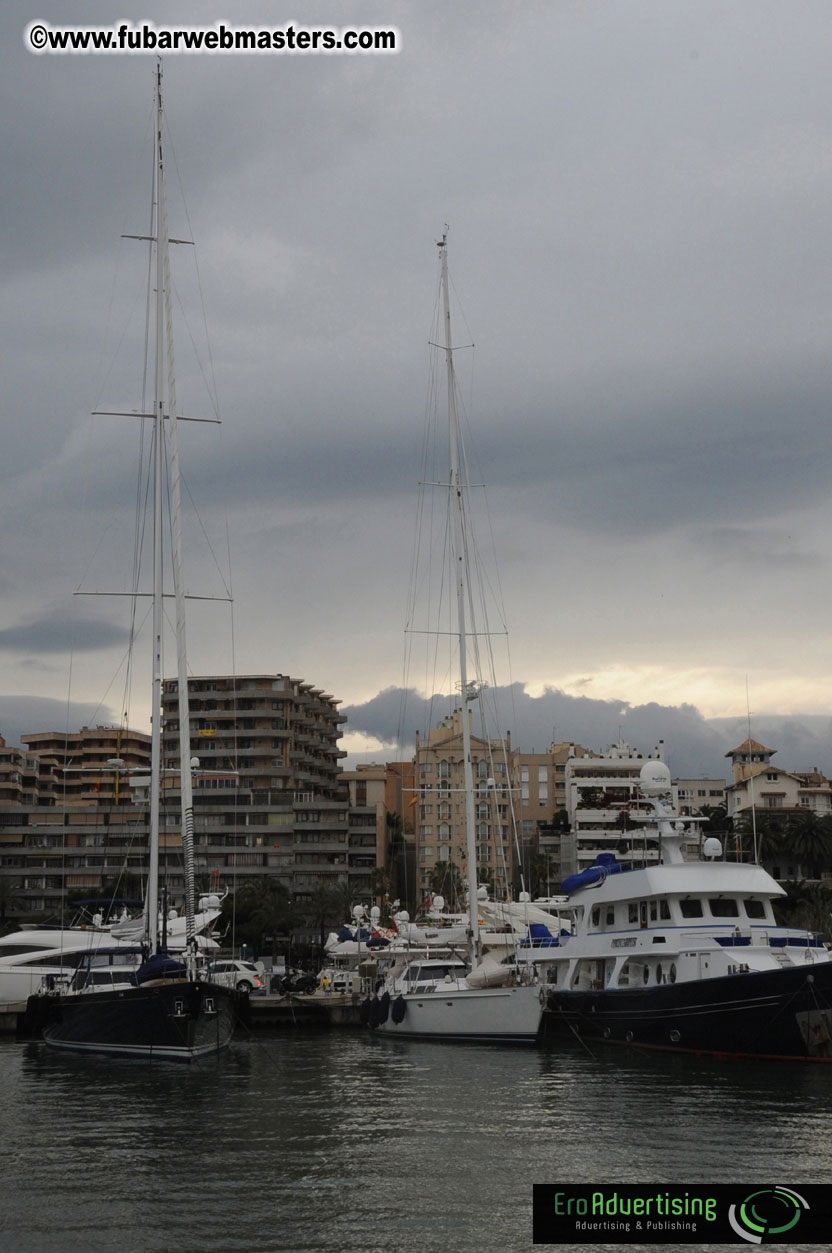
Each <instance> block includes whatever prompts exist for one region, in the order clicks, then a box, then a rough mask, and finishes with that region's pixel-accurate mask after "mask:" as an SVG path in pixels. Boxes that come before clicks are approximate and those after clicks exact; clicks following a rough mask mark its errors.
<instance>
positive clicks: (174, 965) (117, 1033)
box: [29, 65, 239, 1062]
mask: <svg viewBox="0 0 832 1253" xmlns="http://www.w3.org/2000/svg"><path fill="white" fill-rule="evenodd" d="M155 113H156V117H155V143H154V178H153V189H154V225H153V233H152V236H151V237H150V241H151V243H152V244H153V246H154V250H155V262H156V265H155V327H156V337H155V342H156V361H155V396H154V403H153V410H152V412H151V413H140V414H138V415H137V416H138V417H139V419H140V420H145V419H150V420H151V421H152V429H153V439H152V446H151V451H150V465H149V466H148V483H149V484H150V485H152V490H151V491H150V492H149V496H150V497H151V498H152V501H153V510H152V512H153V525H152V550H153V553H152V570H153V577H152V592H151V597H150V603H151V622H152V649H151V664H150V680H151V681H150V701H151V703H150V708H151V710H152V727H151V763H150V778H149V790H148V828H149V839H148V846H149V863H148V875H147V890H146V895H145V900H144V912H143V916H142V920H141V922H140V923H139V924H138V925H135V924H134V923H130V922H125V927H124V928H123V931H124V932H125V934H124V937H123V938H124V939H125V940H128V941H132V942H133V944H135V943H136V940H137V939H138V940H140V944H139V948H138V951H139V952H140V953H141V957H142V961H141V964H140V965H138V966H137V967H136V968H135V969H133V968H132V966H131V965H130V963H128V962H127V961H126V949H125V948H122V947H120V946H117V945H115V943H114V940H113V938H112V937H111V940H110V944H111V951H110V952H108V951H106V949H105V946H104V945H102V943H101V942H100V939H99V940H98V942H94V943H93V944H91V945H90V946H89V950H88V951H86V952H78V953H77V956H76V955H73V957H74V965H75V971H74V974H73V975H72V977H71V978H70V980H69V984H68V986H64V984H63V981H55V980H53V986H52V987H49V986H47V988H46V990H45V992H44V993H43V994H41V995H39V996H35V997H32V998H30V1001H29V1012H30V1015H31V1017H32V1018H34V1019H35V1020H36V1021H37V1022H38V1023H39V1024H41V1025H42V1029H43V1037H44V1039H45V1040H46V1042H47V1043H48V1044H49V1045H51V1046H52V1047H54V1048H57V1049H63V1050H68V1051H72V1052H85V1053H103V1054H107V1055H117V1056H125V1057H141V1058H146V1059H157V1058H167V1059H170V1060H174V1061H184V1062H190V1061H194V1060H196V1059H197V1058H200V1057H203V1056H205V1055H206V1054H210V1053H216V1052H219V1051H220V1050H222V1049H224V1048H225V1047H226V1046H227V1045H228V1044H229V1043H230V1041H231V1037H232V1034H233V1028H234V1021H235V1018H236V1006H237V1001H238V999H239V998H238V993H237V992H236V991H235V990H234V989H233V988H228V987H225V986H221V985H220V984H218V983H212V982H209V981H208V980H206V979H203V978H201V977H200V976H199V975H198V973H197V959H198V953H199V946H198V942H197V935H196V929H197V928H196V915H195V910H194V899H195V891H194V886H195V885H194V865H193V796H192V779H191V770H192V768H193V767H194V766H198V762H196V761H195V760H194V759H192V758H191V755H190V715H189V708H188V670H187V658H186V650H185V612H184V607H185V591H184V578H183V563H182V533H181V498H180V471H179V454H178V435H177V427H178V422H179V421H181V420H182V419H181V417H180V416H179V415H178V414H177V405H176V390H175V381H174V368H173V330H172V325H171V307H172V280H171V272H170V259H169V247H168V245H169V242H170V240H169V236H168V225H167V208H166V201H165V161H164V159H163V144H162V138H163V114H162V72H161V66H160V65H158V66H157V68H156V77H155ZM143 238H147V237H146V236H145V237H143ZM168 494H169V499H170V506H169V516H166V514H165V507H164V502H165V499H166V497H167V496H168ZM166 522H167V523H168V524H169V529H170V532H171V535H172V540H171V545H170V553H169V557H170V566H171V574H172V582H173V591H174V597H175V601H176V632H175V634H176V656H177V674H178V691H179V705H178V716H179V723H180V754H179V763H178V771H177V773H178V774H179V800H180V807H181V838H182V849H183V863H184V881H185V896H184V904H185V912H184V937H183V938H184V944H183V946H182V947H183V952H182V953H181V954H179V955H172V954H170V953H169V952H168V951H167V947H168V944H167V935H166V923H167V916H166V911H165V916H164V917H163V918H161V919H160V910H159V896H160V892H159V848H160V826H161V821H160V814H161V799H162V792H161V781H162V774H163V770H162V741H161V721H162V719H161V711H162V699H161V696H162V646H163V598H164V595H165V588H164V561H163V536H164V534H165V531H166V527H165V523H166ZM135 568H136V570H137V571H138V568H139V563H138V561H137V562H136V566H135ZM132 595H133V596H135V597H137V596H138V595H139V591H138V587H136V586H134V588H133V591H132ZM214 901H215V902H216V905H217V907H218V904H219V902H218V901H217V898H214ZM117 930H118V929H117ZM134 933H135V934H134ZM116 938H117V937H116ZM127 947H129V945H128V946H127ZM114 955H115V957H116V963H115V966H113V963H112V961H110V964H109V969H108V968H107V966H106V964H105V959H108V958H112V957H113V956H114ZM119 961H120V962H121V965H119Z"/></svg>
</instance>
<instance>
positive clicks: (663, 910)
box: [659, 897, 670, 922]
mask: <svg viewBox="0 0 832 1253" xmlns="http://www.w3.org/2000/svg"><path fill="white" fill-rule="evenodd" d="M659 917H660V918H661V920H662V922H670V906H669V904H668V903H667V901H666V900H665V899H664V897H662V899H661V900H660V901H659Z"/></svg>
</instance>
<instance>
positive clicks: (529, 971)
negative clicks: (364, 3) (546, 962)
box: [362, 231, 541, 1044]
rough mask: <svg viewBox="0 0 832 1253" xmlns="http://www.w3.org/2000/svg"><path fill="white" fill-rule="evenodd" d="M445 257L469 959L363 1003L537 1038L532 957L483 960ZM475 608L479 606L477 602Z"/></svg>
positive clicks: (447, 962)
mask: <svg viewBox="0 0 832 1253" xmlns="http://www.w3.org/2000/svg"><path fill="white" fill-rule="evenodd" d="M437 246H438V248H439V250H440V262H441V272H440V273H441V277H440V283H441V289H442V313H443V321H444V330H445V345H444V351H445V364H446V369H447V384H448V428H449V431H448V433H449V446H450V478H449V484H448V489H449V500H450V503H451V511H452V531H451V534H452V542H453V550H452V561H453V569H454V583H455V591H456V636H457V654H458V666H459V674H458V681H459V690H460V693H461V717H460V722H461V728H462V751H463V781H464V782H463V790H464V793H465V842H466V869H467V889H468V911H467V912H468V919H467V928H466V935H467V949H468V953H467V960H463V959H462V958H461V957H458V956H452V957H443V958H423V959H420V960H418V961H415V962H412V963H408V962H405V963H404V964H402V965H400V966H398V967H393V969H392V970H391V972H390V974H389V976H388V978H387V980H386V983H385V985H384V986H383V987H382V988H381V989H380V994H379V993H376V995H375V996H374V997H372V998H367V1001H366V1002H365V1003H364V1004H363V1006H362V1011H363V1016H364V1018H365V1020H366V1022H367V1023H368V1025H369V1026H370V1027H372V1028H374V1029H375V1030H376V1031H378V1032H379V1033H380V1034H382V1035H391V1036H398V1037H408V1036H409V1037H419V1038H429V1039H441V1040H466V1041H471V1042H477V1041H488V1042H495V1041H497V1042H503V1043H513V1044H533V1043H534V1042H535V1040H536V1038H537V1033H538V1028H539V1025H540V1015H541V1010H540V1001H539V997H538V988H537V981H536V975H535V969H534V966H533V965H525V966H519V965H516V964H515V965H505V964H502V963H497V962H494V961H491V962H488V961H483V960H482V940H481V933H480V925H479V912H480V910H479V905H480V891H479V888H478V883H477V844H476V817H475V815H476V810H475V793H474V773H473V766H472V756H471V710H470V707H471V705H472V703H473V702H474V701H475V700H476V699H477V698H478V695H479V691H480V686H481V685H480V684H479V683H478V682H476V681H474V680H472V679H470V678H469V674H468V660H467V656H468V648H469V636H470V635H471V634H472V633H473V632H472V627H473V623H471V624H470V627H469V623H468V620H467V614H468V609H469V607H470V606H473V603H474V598H473V597H472V595H471V591H472V588H471V572H470V568H469V545H468V535H469V532H470V521H469V519H468V518H467V516H466V509H467V503H466V496H467V487H468V484H467V478H466V477H465V476H464V474H463V469H462V467H463V464H464V458H463V456H462V450H461V435H460V429H459V421H458V416H457V401H456V379H455V374H454V349H453V341H452V338H451V310H450V296H449V284H448V236H447V231H446V232H445V234H444V235H443V237H442V239H441V240H440V241H439V243H438V245H437ZM471 612H472V614H473V609H471Z"/></svg>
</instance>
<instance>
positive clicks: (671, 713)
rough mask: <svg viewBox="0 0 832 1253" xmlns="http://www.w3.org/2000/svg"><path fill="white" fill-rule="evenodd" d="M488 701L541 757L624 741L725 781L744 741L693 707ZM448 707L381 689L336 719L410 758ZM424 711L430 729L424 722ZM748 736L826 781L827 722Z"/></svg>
mask: <svg viewBox="0 0 832 1253" xmlns="http://www.w3.org/2000/svg"><path fill="white" fill-rule="evenodd" d="M495 696H496V700H497V702H498V703H499V704H500V705H501V707H502V712H503V713H505V714H507V715H508V716H510V717H511V719H512V721H511V723H510V726H511V732H512V733H511V742H512V746H513V747H514V748H519V749H521V750H522V751H524V752H545V751H546V750H547V749H548V747H549V745H550V744H551V743H552V742H557V743H561V742H564V741H568V742H571V743H575V744H580V745H582V746H583V747H584V748H588V749H595V750H603V749H606V748H607V747H608V746H609V745H611V744H614V743H616V742H617V741H618V740H620V739H623V740H626V741H627V742H628V743H629V744H630V746H631V747H633V748H635V749H637V750H638V751H639V752H641V753H643V754H644V756H645V757H646V756H649V755H650V754H652V753H653V752H654V751H655V749H656V747H657V746H658V744H659V742H660V741H663V743H664V753H665V758H666V760H667V762H668V764H669V766H670V768H671V770H672V772H673V774H674V775H675V776H677V777H680V778H696V777H701V776H704V777H711V778H714V779H719V778H725V779H730V775H731V771H730V761H728V760H726V753H728V752H730V750H731V749H733V748H735V747H736V746H737V745H738V744H740V743H742V742H743V740H745V739H746V738H747V736H748V724H747V722H746V721H745V720H744V719H742V718H712V719H705V718H703V717H702V715H701V713H700V712H699V711H698V710H697V709H695V708H694V707H693V706H692V705H681V706H668V705H659V704H657V703H655V702H651V703H649V704H646V705H632V704H630V703H629V702H627V701H620V700H619V701H615V700H612V701H608V700H591V699H589V698H587V697H574V696H568V695H566V694H565V693H563V692H559V691H553V690H548V691H546V692H544V693H543V694H542V695H541V696H530V695H529V694H528V693H527V692H526V691H525V690H524V687H523V685H522V684H520V683H517V684H514V685H513V687H512V688H510V689H509V688H505V689H500V690H499V691H497V692H496V693H495ZM453 704H454V702H453V701H452V698H451V697H449V696H437V697H435V698H434V700H433V701H432V702H431V703H430V704H428V703H427V702H425V700H424V698H423V697H421V696H420V695H419V693H417V692H416V691H415V690H409V691H405V690H403V689H400V688H387V689H385V691H383V692H379V693H378V695H377V696H374V697H373V698H372V699H371V700H368V701H366V702H364V703H363V704H361V705H347V706H344V707H343V708H342V710H341V712H342V713H344V714H346V716H347V725H346V727H345V733H346V734H349V733H350V732H353V731H359V732H362V733H363V734H365V735H367V736H369V737H372V738H375V739H378V740H379V741H381V742H382V743H383V744H384V745H385V753H384V754H383V756H384V757H385V758H386V759H390V758H391V757H393V756H395V750H396V747H397V745H399V744H400V743H401V744H402V745H403V746H405V750H406V751H405V754H404V755H405V756H407V755H408V754H409V753H410V752H411V751H412V746H413V744H414V732H415V731H416V730H417V729H418V730H419V731H420V733H421V734H422V735H426V734H427V732H428V730H429V729H430V728H431V726H436V725H439V723H440V722H441V721H442V718H443V717H444V716H445V715H446V714H447V713H448V711H449V710H450V709H451V708H452V707H453ZM428 710H430V714H431V717H430V721H429V722H428V721H426V720H425V719H426V716H427V714H428ZM507 725H509V724H508V723H507ZM402 728H403V729H402ZM752 730H753V735H754V738H755V739H758V740H760V741H761V742H762V743H764V744H766V746H767V747H768V748H772V749H775V750H776V751H777V754H778V758H777V760H778V762H779V764H780V766H781V767H782V768H783V769H786V770H806V769H811V768H812V767H813V766H815V767H818V768H819V769H820V770H822V771H824V772H826V773H830V774H832V719H830V718H826V717H809V716H806V717H782V716H777V715H760V716H759V717H755V719H754V724H753V728H752Z"/></svg>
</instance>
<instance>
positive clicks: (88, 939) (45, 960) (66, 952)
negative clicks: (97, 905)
mask: <svg viewBox="0 0 832 1253" xmlns="http://www.w3.org/2000/svg"><path fill="white" fill-rule="evenodd" d="M221 913H222V911H221V908H220V902H219V898H218V897H216V896H210V897H203V898H201V899H200V901H199V905H198V908H197V911H196V913H195V915H194V925H195V938H196V943H197V947H198V948H199V951H200V952H201V953H203V954H207V953H210V952H215V951H216V950H217V949H219V947H220V946H219V944H218V943H217V941H216V940H214V939H212V938H211V935H210V929H211V927H212V926H213V924H214V923H215V922H216V921H217V919H218V918H219V917H220V916H221ZM186 921H187V920H186V919H185V918H184V917H181V916H180V917H177V918H170V917H169V918H168V919H167V922H166V929H167V947H168V950H169V951H170V952H173V953H183V952H184V951H185V948H186V942H187V941H186V933H185V931H186ZM159 925H160V930H161V919H160V924H159ZM145 929H146V928H145V922H144V919H143V918H135V919H133V918H131V919H125V920H124V921H119V922H117V923H114V924H113V925H112V926H102V925H98V926H96V925H94V924H93V925H90V926H84V925H80V926H72V927H23V928H21V930H19V931H12V932H10V933H9V935H4V936H0V1006H3V1005H10V1004H19V1003H20V1002H21V1001H25V1000H27V999H28V998H29V997H30V996H34V995H35V994H36V993H37V992H39V991H40V990H41V985H42V984H43V983H44V981H51V983H52V985H53V986H56V981H61V980H63V979H66V978H67V976H68V975H70V974H72V973H74V971H75V970H76V968H77V966H78V962H79V959H80V957H81V955H82V954H84V953H86V952H94V951H96V950H98V949H107V950H112V949H114V948H119V947H124V948H125V949H129V948H131V947H135V944H136V942H137V940H140V939H141V938H142V936H143V935H144V932H145Z"/></svg>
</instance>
